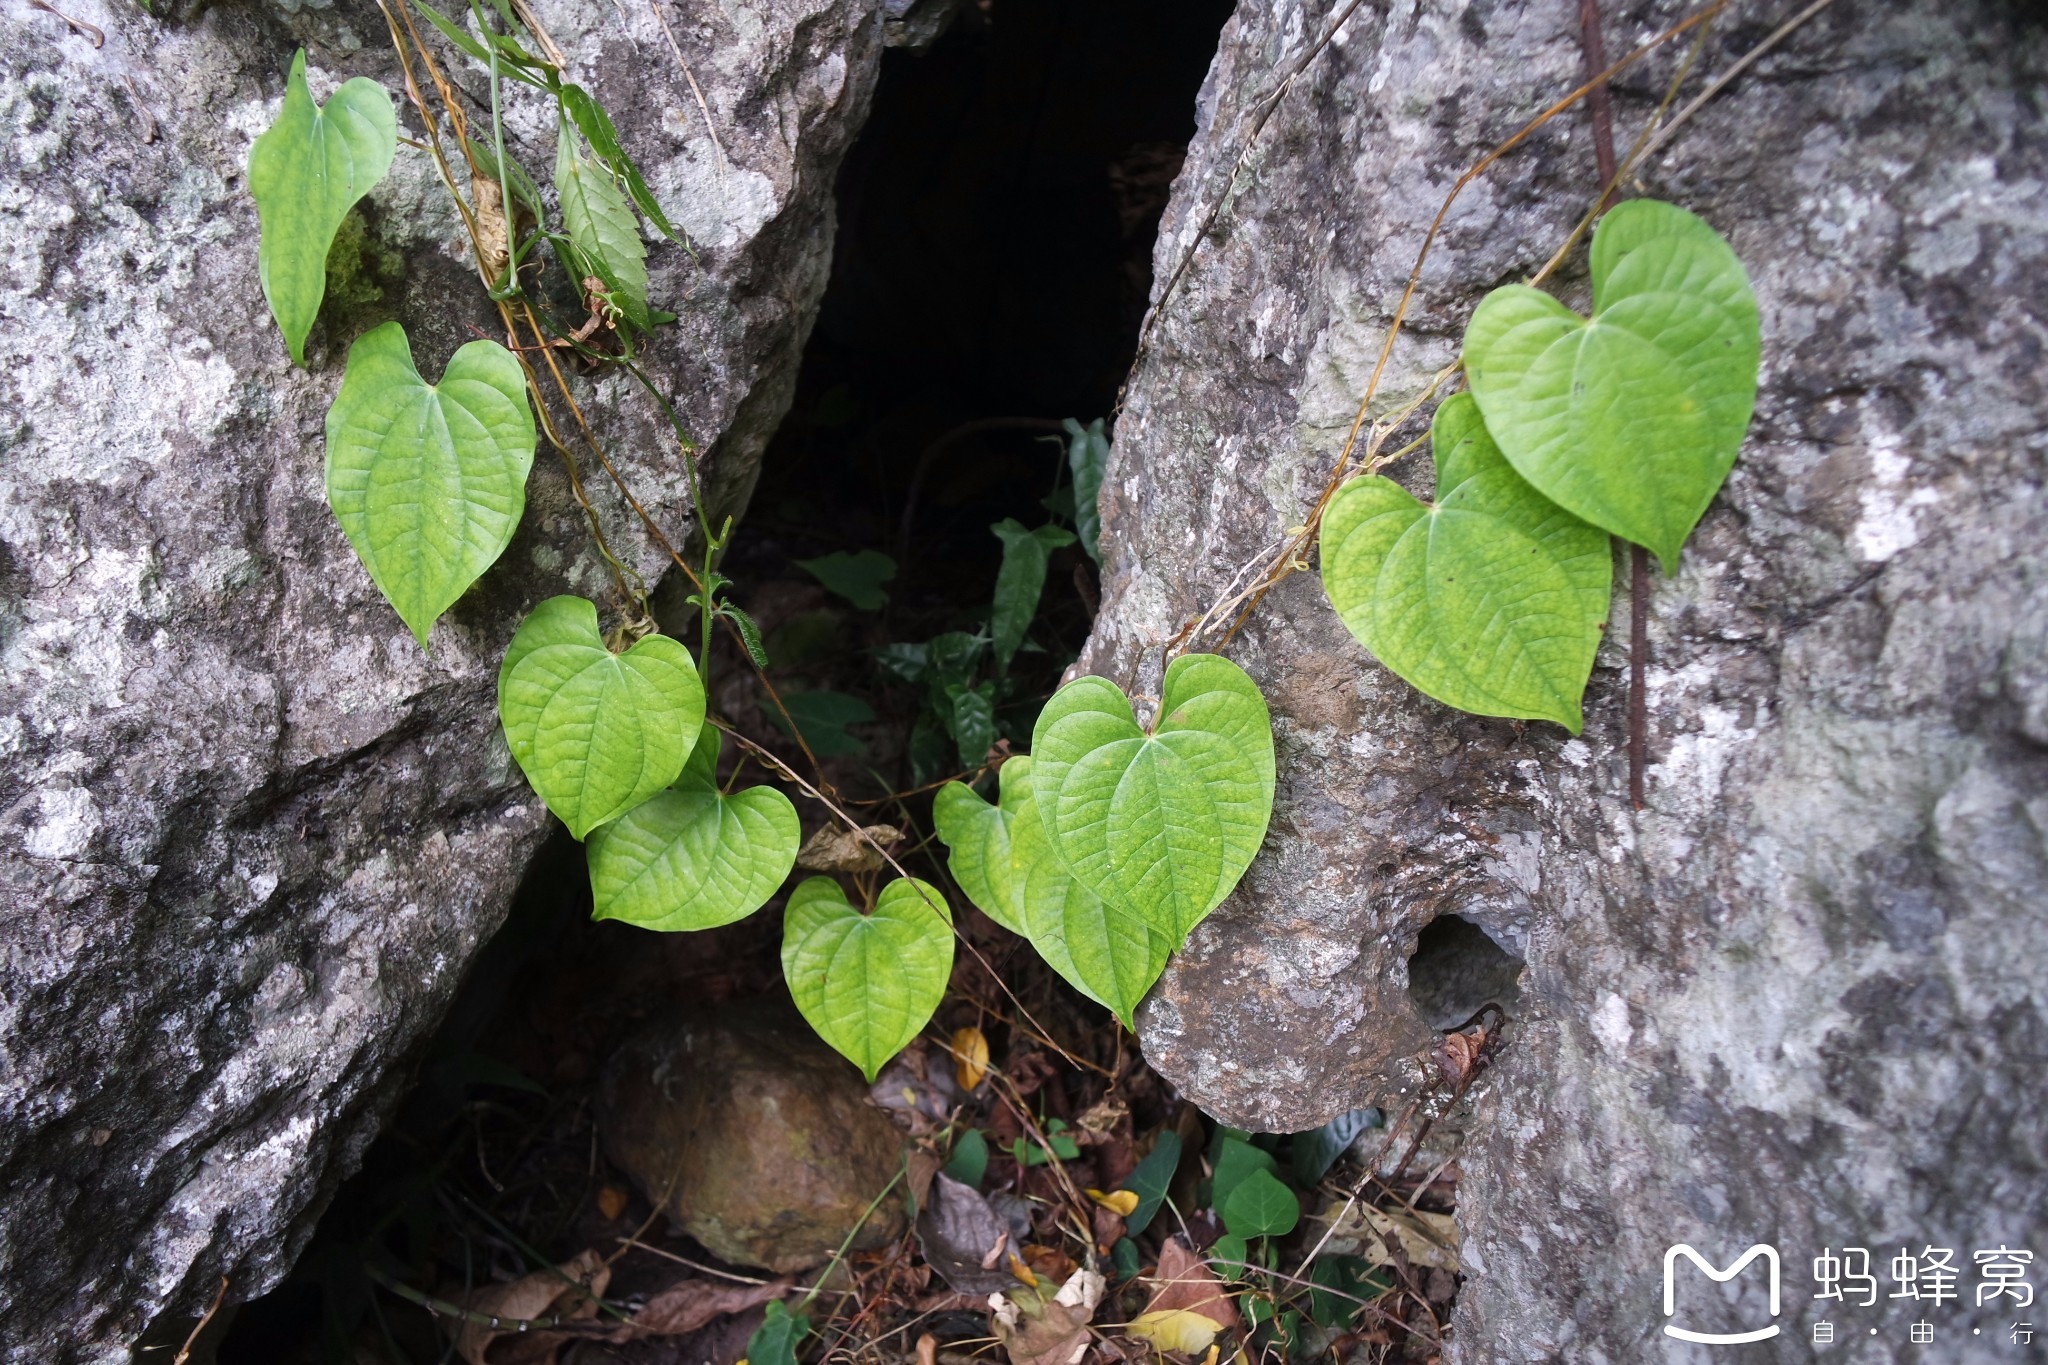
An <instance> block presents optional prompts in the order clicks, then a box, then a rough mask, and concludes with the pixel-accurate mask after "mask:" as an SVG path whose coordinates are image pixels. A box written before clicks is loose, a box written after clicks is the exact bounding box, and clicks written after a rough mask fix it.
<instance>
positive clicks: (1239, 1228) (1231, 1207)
mask: <svg viewBox="0 0 2048 1365" xmlns="http://www.w3.org/2000/svg"><path fill="white" fill-rule="evenodd" d="M1217 1212H1218V1213H1220V1214H1222V1215H1223V1226H1224V1227H1226V1228H1229V1229H1230V1231H1231V1233H1232V1234H1233V1235H1235V1236H1238V1237H1245V1238H1251V1237H1285V1236H1286V1235H1287V1234H1288V1233H1290V1232H1292V1231H1294V1228H1295V1225H1296V1224H1297V1223H1299V1222H1300V1221H1301V1199H1300V1197H1299V1196H1298V1195H1296V1194H1295V1193H1294V1191H1293V1190H1290V1189H1288V1188H1287V1187H1286V1186H1285V1185H1283V1184H1281V1183H1280V1177H1278V1176H1276V1175H1274V1174H1273V1173H1272V1172H1271V1171H1253V1172H1252V1173H1251V1174H1250V1175H1248V1176H1246V1177H1245V1178H1244V1179H1243V1180H1240V1181H1239V1182H1238V1183H1237V1188H1235V1189H1233V1190H1232V1191H1231V1192H1230V1197H1229V1198H1228V1199H1226V1200H1224V1201H1223V1204H1222V1207H1221V1208H1219V1209H1217Z"/></svg>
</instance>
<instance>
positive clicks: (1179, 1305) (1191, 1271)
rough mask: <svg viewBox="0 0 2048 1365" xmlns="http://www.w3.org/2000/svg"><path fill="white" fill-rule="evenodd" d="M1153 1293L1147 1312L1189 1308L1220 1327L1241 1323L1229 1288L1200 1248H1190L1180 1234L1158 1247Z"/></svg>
mask: <svg viewBox="0 0 2048 1365" xmlns="http://www.w3.org/2000/svg"><path fill="white" fill-rule="evenodd" d="M1151 1279H1152V1297H1151V1299H1150V1300H1149V1301H1147V1303H1146V1304H1145V1312H1146V1313H1148V1314H1149V1313H1166V1312H1178V1311H1180V1310H1182V1309H1186V1310H1188V1311H1191V1312H1196V1313H1200V1314H1201V1315H1202V1316H1203V1317H1205V1318H1208V1319H1209V1320H1210V1321H1211V1322H1214V1323H1215V1324H1216V1326H1217V1328H1218V1330H1221V1329H1224V1328H1229V1327H1235V1326H1237V1325H1238V1319H1237V1306H1236V1304H1234V1303H1233V1302H1232V1301H1231V1298H1230V1292H1229V1291H1228V1290H1227V1289H1225V1288H1224V1287H1223V1282H1222V1281H1220V1280H1218V1279H1217V1278H1216V1276H1215V1274H1214V1273H1213V1272H1211V1271H1210V1269H1209V1266H1208V1263H1207V1262H1206V1261H1204V1260H1203V1258H1202V1255H1201V1253H1200V1252H1197V1251H1190V1250H1189V1249H1188V1248H1187V1247H1186V1246H1184V1245H1182V1244H1181V1240H1180V1239H1179V1238H1178V1237H1169V1238H1167V1239H1166V1244H1165V1245H1164V1246H1162V1247H1160V1248H1159V1266H1158V1268H1157V1269H1156V1270H1154V1271H1153V1272H1152V1276H1151Z"/></svg>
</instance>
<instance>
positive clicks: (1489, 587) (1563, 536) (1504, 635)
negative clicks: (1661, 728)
mask: <svg viewBox="0 0 2048 1365" xmlns="http://www.w3.org/2000/svg"><path fill="white" fill-rule="evenodd" d="M1432 436H1433V440H1434V445H1435V454H1436V465H1437V501H1436V505H1435V506H1433V507H1432V506H1429V505H1427V504H1424V503H1421V502H1417V501H1416V500H1415V499H1414V498H1413V497H1411V496H1410V495H1409V493H1408V491H1407V490H1406V489H1404V488H1402V487H1401V486H1400V485H1399V484H1397V483H1395V482H1393V481H1392V480H1391V479H1383V478H1380V477H1378V476H1376V475H1375V476H1369V477H1366V478H1361V479H1353V480H1351V482H1349V483H1347V484H1345V485H1344V486H1343V487H1342V488H1340V489H1338V490H1337V495H1336V497H1334V498H1333V499H1331V501H1330V507H1329V511H1328V512H1327V513H1325V515H1324V517H1323V538H1322V559H1323V589H1324V591H1325V592H1327V593H1328V594H1329V597H1330V605H1331V606H1333V607H1335V608H1336V609H1337V614H1338V616H1340V617H1341V618H1343V621H1344V624H1345V626H1346V627H1347V628H1348V629H1349V630H1350V631H1351V633H1352V634H1353V635H1355V636H1357V637H1358V641H1359V643H1361V644H1363V645H1364V646H1365V647H1366V648H1367V649H1369V650H1371V651H1372V652H1373V655H1374V657H1376V658H1377V659H1378V660H1379V661H1380V662H1381V663H1382V664H1385V665H1386V666H1387V667H1388V668H1389V669H1391V670H1392V671H1393V672H1394V673H1396V674H1398V675H1399V676H1400V677H1402V678H1403V679H1405V680H1406V681H1408V682H1409V683H1410V684H1412V685H1413V686H1415V687H1417V688H1419V689H1420V690H1421V691H1423V692H1425V693H1427V694H1429V695H1430V696H1432V697H1435V698H1436V699H1437V700H1438V701H1441V702H1445V703H1448V704H1449V705H1451V706H1455V707H1457V708H1458V709H1459V710H1461V711H1471V712H1473V713H1475V714H1478V715H1483V716H1515V717H1521V718H1524V719H1530V720H1552V721H1556V722H1557V723H1558V724H1559V725H1562V726H1564V727H1565V728H1566V729H1568V730H1570V731H1571V732H1572V733H1573V734H1577V733H1578V732H1579V729H1580V727H1581V726H1582V725H1583V724H1584V721H1583V719H1582V717H1581V714H1580V709H1579V704H1580V698H1581V697H1582V696H1583V695H1584V693H1585V690H1586V679H1587V678H1588V677H1589V676H1590V675H1591V673H1592V671H1593V656H1594V654H1595V653H1596V652H1597V651H1598V649H1599V647H1600V634H1601V629H1602V627H1603V625H1604V624H1605V623H1606V620H1607V604H1608V597H1609V594H1610V591H1611V584H1612V578H1613V564H1612V555H1611V554H1610V553H1609V550H1608V540H1607V533H1606V532H1604V531H1601V530H1600V529H1598V528H1597V527H1593V526H1588V525H1587V524H1586V523H1585V522H1583V521H1580V520H1579V519H1578V518H1577V517H1575V516H1573V515H1572V514H1571V513H1569V512H1567V511H1565V510H1564V509H1563V508H1561V507H1559V506H1557V504H1555V503H1553V502H1551V501H1550V500H1549V499H1548V498H1546V497H1544V496H1543V495H1542V494H1541V493H1538V492H1537V491H1536V490H1535V489H1533V488H1531V487H1530V486H1529V485H1528V484H1527V483H1526V482H1525V481H1523V479H1522V477H1521V476H1520V475H1519V474H1517V473H1515V471H1514V470H1513V469H1512V468H1511V467H1510V466H1509V465H1508V462H1507V461H1506V460H1505V459H1503V458H1502V457H1501V453H1500V451H1499V449H1498V448H1497V447H1496V446H1495V445H1494V443H1493V441H1492V439H1491V438H1490V437H1489V436H1488V435H1487V428H1486V426H1485V424H1484V423H1483V422H1482V421H1481V420H1480V416H1479V406H1478V404H1477V403H1475V402H1474V401H1473V400H1472V395H1470V394H1466V393H1461V394H1457V395H1455V396H1453V397H1451V398H1449V399H1447V400H1445V402H1444V404H1443V406H1442V407H1440V408H1438V409H1437V414H1436V422H1435V424H1434V427H1433V428H1432Z"/></svg>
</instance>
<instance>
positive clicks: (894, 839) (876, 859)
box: [796, 825, 903, 872]
mask: <svg viewBox="0 0 2048 1365" xmlns="http://www.w3.org/2000/svg"><path fill="white" fill-rule="evenodd" d="M863 834H864V835H866V836H867V838H865V839H863V838H862V837H861V835H863ZM901 842H903V831H902V830H900V829H898V828H896V826H894V825H869V826H868V827H867V828H865V829H863V830H861V831H860V833H859V834H856V833H854V832H853V831H852V830H850V829H842V828H840V827H839V826H838V825H827V826H825V827H824V828H823V829H820V830H819V831H818V832H817V833H816V834H813V835H812V836H811V837H810V838H808V839H806V840H804V846H803V847H802V848H800V849H798V850H797V854H796V865H797V866H798V867H806V868H809V869H810V870H812V871H813V872H873V871H876V870H877V869H879V868H880V867H881V866H882V863H883V861H884V860H883V858H882V855H881V853H880V852H878V851H877V849H876V845H880V846H881V847H882V848H887V847H889V846H890V845H891V844H898V843H901Z"/></svg>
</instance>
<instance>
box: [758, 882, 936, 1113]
mask: <svg viewBox="0 0 2048 1365" xmlns="http://www.w3.org/2000/svg"><path fill="white" fill-rule="evenodd" d="M951 913H952V912H951V911H950V910H949V909H948V908H947V906H946V899H945V897H944V896H942V895H940V894H939V891H938V889H937V888H936V887H934V886H932V885H931V884H930V883H928V882H922V881H915V880H908V879H904V878H898V879H897V880H895V881H893V882H890V883H889V884H888V885H887V886H885V887H883V888H882V894H881V895H880V896H878V897H877V898H876V900H875V908H874V910H873V911H872V912H870V913H868V914H865V915H863V914H861V912H860V911H858V910H856V909H854V908H853V907H852V906H851V905H848V904H847V903H846V896H845V893H844V892H842V891H841V890H840V889H839V884H838V883H837V882H835V881H833V880H832V879H831V878H830V877H811V878H809V879H807V880H806V881H804V882H802V883H800V884H799V885H798V886H797V889H796V890H795V891H794V892H793V893H792V894H791V895H790V898H789V908H788V909H787V910H785V911H784V912H783V929H782V975H783V978H784V979H785V980H786V981H788V983H789V993H790V995H791V996H793V997H794V998H795V1000H796V1006H797V1008H798V1009H799V1010H801V1011H803V1016H804V1018H806V1019H808V1020H809V1021H810V1023H811V1027H812V1028H814V1029H816V1030H817V1032H818V1036H819V1037H820V1038H823V1039H824V1040H825V1041H826V1042H827V1043H830V1044H831V1045H832V1047H833V1049H834V1050H835V1051H837V1052H838V1053H839V1054H840V1055H841V1056H843V1057H845V1058H846V1059H847V1060H848V1061H850V1062H852V1063H853V1064H854V1065H855V1066H857V1067H859V1068H860V1069H861V1073H862V1074H863V1075H865V1076H866V1077H867V1078H868V1080H869V1081H870V1082H873V1080H874V1079H875V1076H876V1075H877V1074H878V1073H879V1072H880V1071H881V1069H882V1068H883V1066H885V1065H886V1064H887V1063H888V1061H889V1059H890V1058H891V1057H894V1056H895V1055H896V1054H897V1053H899V1052H901V1051H902V1050H903V1048H904V1046H905V1044H907V1043H909V1042H910V1040H911V1039H912V1038H915V1037H916V1036H917V1034H918V1030H920V1029H922V1028H923V1027H924V1026H925V1024H926V1023H927V1022H928V1021H929V1020H930V1019H931V1017H932V1012H933V1011H934V1010H936V1009H938V1007H939V1000H940V999H941V997H943V996H944V995H945V993H946V981H947V978H948V977H949V976H951V975H952V971H953V928H952V921H951Z"/></svg>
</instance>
